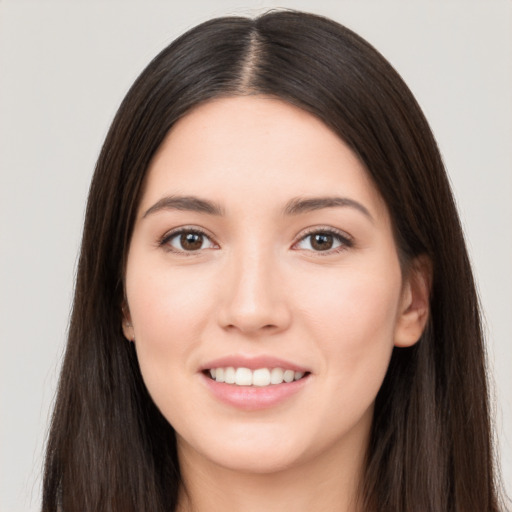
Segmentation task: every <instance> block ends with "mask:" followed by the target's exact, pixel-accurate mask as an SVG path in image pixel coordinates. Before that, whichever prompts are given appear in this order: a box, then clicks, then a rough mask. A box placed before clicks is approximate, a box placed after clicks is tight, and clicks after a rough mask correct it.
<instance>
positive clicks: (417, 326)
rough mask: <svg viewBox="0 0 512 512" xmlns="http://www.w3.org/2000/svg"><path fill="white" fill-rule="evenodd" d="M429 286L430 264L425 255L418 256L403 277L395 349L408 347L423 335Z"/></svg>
mask: <svg viewBox="0 0 512 512" xmlns="http://www.w3.org/2000/svg"><path fill="white" fill-rule="evenodd" d="M431 286H432V262H431V261H430V258H428V257H427V256H426V255H422V256H418V257H417V258H415V259H414V260H413V261H412V262H411V263H410V265H409V269H408V271H407V273H406V275H405V276H404V283H403V287H402V296H401V300H400V308H399V311H398V318H397V323H396V327H395V346H396V347H410V346H412V345H414V344H415V343H416V342H417V341H418V340H419V339H420V337H421V335H422V334H423V331H424V330H425V326H426V325H427V321H428V317H429V314H430V289H431Z"/></svg>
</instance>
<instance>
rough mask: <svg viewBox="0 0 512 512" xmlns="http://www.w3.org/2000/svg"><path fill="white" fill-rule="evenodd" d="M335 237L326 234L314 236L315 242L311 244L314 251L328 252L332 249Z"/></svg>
mask: <svg viewBox="0 0 512 512" xmlns="http://www.w3.org/2000/svg"><path fill="white" fill-rule="evenodd" d="M332 244H333V237H332V235H328V234H325V233H320V234H316V235H314V236H313V241H312V243H311V245H312V247H313V248H314V249H317V250H319V251H327V250H329V249H330V248H331V247H332Z"/></svg>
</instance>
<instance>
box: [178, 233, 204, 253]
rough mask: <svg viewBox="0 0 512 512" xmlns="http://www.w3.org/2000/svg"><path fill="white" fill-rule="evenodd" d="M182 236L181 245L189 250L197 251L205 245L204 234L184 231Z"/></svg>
mask: <svg viewBox="0 0 512 512" xmlns="http://www.w3.org/2000/svg"><path fill="white" fill-rule="evenodd" d="M180 238H181V240H180V242H181V246H182V247H183V248H184V249H187V250H189V251H197V250H198V249H201V246H202V245H203V235H201V234H199V233H184V234H183V235H181V237H180Z"/></svg>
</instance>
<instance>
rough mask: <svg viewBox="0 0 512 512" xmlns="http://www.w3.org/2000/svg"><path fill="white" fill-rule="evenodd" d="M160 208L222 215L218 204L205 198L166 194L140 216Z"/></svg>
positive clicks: (145, 215)
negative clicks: (166, 195)
mask: <svg viewBox="0 0 512 512" xmlns="http://www.w3.org/2000/svg"><path fill="white" fill-rule="evenodd" d="M161 210H183V211H189V212H198V213H206V214H208V215H223V214H224V211H223V209H222V207H221V206H220V205H218V204H217V203H214V202H212V201H208V200H206V199H200V198H199V197H195V196H168V197H163V198H162V199H160V200H159V201H157V202H156V203H155V204H154V205H153V206H152V207H151V208H149V209H148V210H146V212H145V213H144V215H143V216H142V218H145V217H147V216H148V215H151V214H152V213H156V212H158V211H161Z"/></svg>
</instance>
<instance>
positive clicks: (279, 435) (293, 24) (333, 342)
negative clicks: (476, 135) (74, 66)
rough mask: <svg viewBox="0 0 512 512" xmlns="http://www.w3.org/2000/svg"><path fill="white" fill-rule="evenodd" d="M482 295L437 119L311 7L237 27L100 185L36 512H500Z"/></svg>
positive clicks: (141, 92)
mask: <svg viewBox="0 0 512 512" xmlns="http://www.w3.org/2000/svg"><path fill="white" fill-rule="evenodd" d="M490 437H491V433H490V426H489V413H488V402H487V384H486V373H485V359H484V348H483V343H482V334H481V327H480V318H479V311H478V300H477V296H476V293H475V287H474V282H473V278H472V274H471V270H470V265H469V262H468V258H467V253H466V250H465V246H464V240H463V236H462V231H461V228H460V224H459V220H458V216H457V213H456V209H455V206H454V202H453V198H452V195H451V191H450V187H449V184H448V180H447V178H446V175H445V172H444V169H443V164H442V162H441V158H440V155H439V152H438V150H437V147H436V143H435V141H434V138H433V136H432V134H431V132H430V129H429V127H428V125H427V122H426V120H425V118H424V116H423V115H422V113H421V111H420V109H419V107H418V105H417V104H416V102H415V100H414V98H413V97H412V95H411V93H410V92H409V90H408V89H407V87H406V86H405V84H404V83H403V82H402V80H401V79H400V77H399V76H398V75H397V74H396V72H395V71H394V70H393V69H392V68H391V66H390V65H389V64H388V63H387V62H386V61H385V60H384V59H383V58H382V57H381V56H380V55H379V54H378V53H377V52H376V51H375V50H374V49H373V48H372V47H371V46H370V45H369V44H368V43H366V42H365V41H364V40H362V39H361V38H359V37H358V36H357V35H355V34H354V33H352V32H350V31H349V30H347V29H346V28H344V27H341V26H340V25H338V24H336V23H334V22H332V21H330V20H327V19H325V18H321V17H318V16H313V15H309V14H304V13H297V12H270V13H268V14H265V15H263V16H261V17H259V18H257V19H254V20H252V19H245V18H221V19H217V20H213V21H210V22H207V23H204V24H202V25H200V26H198V27H196V28H195V29H193V30H191V31H190V32H188V33H187V34H185V35H184V36H182V37H181V38H179V39H178V40H176V41H175V42H174V43H172V44H171V45H170V46H169V47H168V48H166V49H165V50H163V51H162V52H161V53H160V55H158V56H157V57H156V58H155V59H154V60H153V61H152V62H151V63H150V64H149V66H148V67H147V68H146V70H145V71H144V72H143V73H142V74H141V76H140V77H139V78H138V79H137V81H136V82H135V84H134V85H133V87H132V89H131V90H130V91H129V93H128V95H127V96H126V98H125V100H124V102H123V103H122V105H121V107H120V109H119V112H118V114H117V116H116V118H115V120H114V122H113V124H112V127H111V129H110V132H109V134H108V136H107V139H106V141H105V144H104V147H103V150H102V152H101V155H100V157H99V160H98V164H97V167H96V172H95V176H94V178H93V182H92V185H91V190H90V196H89V202H88V206H87V214H86V221H85V229H84V235H83V244H82V253H81V257H80V263H79V270H78V276H77V285H76V292H75V302H74V308H73V315H72V321H71V326H70V332H69V340H68V348H67V352H66V357H65V361H64V366H63V370H62V376H61V381H60V387H59V394H58V398H57V403H56V406H55V412H54V418H53V422H52V430H51V434H50V439H49V443H48V450H47V462H46V474H45V483H44V497H43V510H45V511H46V510H48V511H50V510H60V509H62V510H63V511H70V510H116V511H130V510H133V511H142V510H148V511H149V510H151V511H158V510H179V511H189V510H198V511H201V510H204V509H208V510H217V509H219V510H220V509H221V508H225V507H231V508H233V509H235V510H244V511H250V510H274V509H275V510H278V509H279V510H283V509H285V510H286V509H294V510H346V511H349V510H350V511H358V510H364V511H367V510H368V511H369V510H378V511H397V510H404V511H406V510H411V511H412V510H418V511H436V512H438V511H441V510H442V511H444V510H446V511H475V510H498V495H497V490H496V484H495V477H494V476H493V459H492V446H491V442H490Z"/></svg>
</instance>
